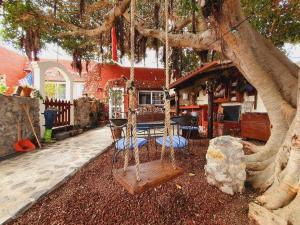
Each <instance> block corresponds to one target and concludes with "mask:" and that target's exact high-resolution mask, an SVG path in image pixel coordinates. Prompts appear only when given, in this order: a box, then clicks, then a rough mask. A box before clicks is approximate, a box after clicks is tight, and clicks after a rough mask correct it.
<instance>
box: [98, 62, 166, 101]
mask: <svg viewBox="0 0 300 225" xmlns="http://www.w3.org/2000/svg"><path fill="white" fill-rule="evenodd" d="M96 71H98V74H100V77H101V80H100V84H99V88H98V91H97V92H96V93H94V94H93V95H94V96H95V97H98V98H99V99H101V100H105V98H107V97H108V96H106V95H107V93H106V92H105V88H106V87H107V83H108V81H112V80H117V79H120V78H122V76H124V77H126V78H127V79H129V77H130V68H129V67H121V66H119V65H110V64H105V65H101V64H98V65H97V69H96ZM93 72H94V73H95V71H93ZM135 80H138V81H145V82H147V81H148V82H151V84H150V86H147V85H145V86H142V87H141V86H140V87H139V89H140V90H162V86H163V85H164V82H165V71H164V69H152V68H135ZM153 83H154V84H153ZM117 86H122V87H124V84H123V83H121V84H120V85H117Z"/></svg>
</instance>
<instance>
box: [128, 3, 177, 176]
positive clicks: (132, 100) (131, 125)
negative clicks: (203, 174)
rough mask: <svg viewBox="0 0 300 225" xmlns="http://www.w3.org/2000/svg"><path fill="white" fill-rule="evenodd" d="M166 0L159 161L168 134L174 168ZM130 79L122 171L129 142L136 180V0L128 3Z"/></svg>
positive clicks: (163, 152)
mask: <svg viewBox="0 0 300 225" xmlns="http://www.w3.org/2000/svg"><path fill="white" fill-rule="evenodd" d="M168 5H169V2H168V0H165V20H166V21H165V39H166V71H165V73H166V88H165V92H164V100H165V102H164V107H165V121H164V124H165V128H164V136H163V145H162V150H161V161H163V159H164V155H165V150H166V141H167V136H168V135H169V140H170V155H171V161H172V166H173V168H174V169H175V168H176V165H175V153H174V146H173V132H172V129H171V120H170V108H171V106H170V95H169V91H170V90H169V89H170V76H169V71H170V70H169V66H170V65H169V60H170V49H169V38H168V19H169V15H168ZM130 12H131V13H130V63H131V66H130V80H129V81H128V82H129V85H128V87H127V88H128V92H129V111H128V125H127V130H126V151H125V156H124V168H123V170H124V172H125V171H126V169H127V167H128V160H129V151H130V147H131V143H132V142H133V144H134V158H135V169H136V180H137V181H140V180H141V179H140V160H139V149H138V145H137V129H136V127H137V125H136V110H135V104H136V95H135V87H134V48H135V43H134V42H135V41H134V39H135V28H134V20H135V13H136V0H131V4H130ZM131 131H132V135H133V140H132V137H131Z"/></svg>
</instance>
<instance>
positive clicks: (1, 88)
mask: <svg viewBox="0 0 300 225" xmlns="http://www.w3.org/2000/svg"><path fill="white" fill-rule="evenodd" d="M6 91H7V87H6V86H5V85H4V84H0V94H4V93H5V92H6Z"/></svg>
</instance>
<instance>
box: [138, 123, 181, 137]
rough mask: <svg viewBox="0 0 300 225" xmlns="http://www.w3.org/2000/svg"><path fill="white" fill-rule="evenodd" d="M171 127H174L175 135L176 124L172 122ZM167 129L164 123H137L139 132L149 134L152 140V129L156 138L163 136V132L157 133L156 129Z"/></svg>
mask: <svg viewBox="0 0 300 225" xmlns="http://www.w3.org/2000/svg"><path fill="white" fill-rule="evenodd" d="M170 123H171V126H172V127H173V133H174V125H176V123H175V122H174V121H172V120H171V121H170ZM164 127H165V122H164V121H152V122H138V123H137V129H138V131H142V132H148V134H147V136H148V137H149V138H150V137H151V133H150V131H151V129H152V130H154V136H156V135H157V134H163V132H160V133H156V132H155V130H156V129H163V128H164Z"/></svg>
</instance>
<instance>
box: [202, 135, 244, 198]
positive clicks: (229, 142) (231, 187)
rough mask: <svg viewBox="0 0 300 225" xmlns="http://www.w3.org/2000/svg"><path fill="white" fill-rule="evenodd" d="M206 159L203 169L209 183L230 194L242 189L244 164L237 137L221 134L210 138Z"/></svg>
mask: <svg viewBox="0 0 300 225" xmlns="http://www.w3.org/2000/svg"><path fill="white" fill-rule="evenodd" d="M206 160H207V164H206V165H205V167H204V169H205V174H206V179H207V182H208V183H209V184H211V185H214V186H217V187H218V188H219V189H220V190H221V191H222V192H224V193H226V194H230V195H233V194H234V193H236V192H242V191H243V189H244V183H245V180H246V164H245V155H244V151H243V145H242V143H241V140H240V139H239V138H235V137H231V136H221V137H217V138H214V139H212V140H210V142H209V147H208V150H207V153H206Z"/></svg>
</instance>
